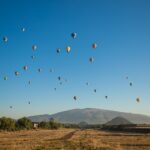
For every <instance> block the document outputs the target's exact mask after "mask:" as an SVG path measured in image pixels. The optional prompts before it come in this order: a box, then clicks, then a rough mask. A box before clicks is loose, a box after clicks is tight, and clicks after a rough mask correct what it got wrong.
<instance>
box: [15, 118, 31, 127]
mask: <svg viewBox="0 0 150 150" xmlns="http://www.w3.org/2000/svg"><path fill="white" fill-rule="evenodd" d="M17 127H18V128H19V129H32V128H33V124H32V122H31V120H30V119H28V118H26V117H23V118H21V119H19V120H18V121H17Z"/></svg>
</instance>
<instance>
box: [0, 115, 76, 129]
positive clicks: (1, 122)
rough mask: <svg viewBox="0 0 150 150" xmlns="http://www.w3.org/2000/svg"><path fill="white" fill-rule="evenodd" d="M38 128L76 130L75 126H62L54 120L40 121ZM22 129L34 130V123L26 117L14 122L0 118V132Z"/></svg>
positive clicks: (10, 119)
mask: <svg viewBox="0 0 150 150" xmlns="http://www.w3.org/2000/svg"><path fill="white" fill-rule="evenodd" d="M38 128H41V129H59V128H78V125H76V124H63V123H59V122H56V121H55V120H54V119H51V120H50V121H48V122H46V121H42V122H39V123H38ZM23 129H27V130H30V129H34V123H33V122H32V121H31V120H30V119H29V118H26V117H23V118H20V119H18V120H14V119H12V118H7V117H2V118H0V130H6V131H16V130H23Z"/></svg>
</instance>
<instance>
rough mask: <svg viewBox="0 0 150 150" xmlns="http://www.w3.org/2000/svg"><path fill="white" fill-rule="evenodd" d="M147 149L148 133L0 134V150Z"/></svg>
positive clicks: (63, 131) (149, 147)
mask: <svg viewBox="0 0 150 150" xmlns="http://www.w3.org/2000/svg"><path fill="white" fill-rule="evenodd" d="M45 149H46V150H150V134H134V133H119V132H118V133H115V132H114V133H112V132H105V131H98V130H80V129H59V130H30V131H16V132H4V131H2V132H0V150H45Z"/></svg>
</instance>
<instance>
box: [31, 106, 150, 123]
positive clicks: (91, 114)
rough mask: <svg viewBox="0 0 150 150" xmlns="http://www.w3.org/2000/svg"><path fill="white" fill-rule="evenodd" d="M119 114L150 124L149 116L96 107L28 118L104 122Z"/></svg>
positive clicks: (69, 121)
mask: <svg viewBox="0 0 150 150" xmlns="http://www.w3.org/2000/svg"><path fill="white" fill-rule="evenodd" d="M119 116H120V117H123V118H125V119H127V120H128V121H130V122H132V123H135V124H150V116H146V115H140V114H132V113H124V112H118V111H111V110H104V109H96V108H85V109H72V110H68V111H63V112H59V113H56V114H52V115H38V116H30V117H29V119H31V120H32V121H33V122H40V121H49V119H50V118H54V119H55V120H57V121H59V122H61V123H76V124H78V123H80V122H87V123H88V124H105V123H107V122H108V121H110V120H112V119H114V118H116V117H119Z"/></svg>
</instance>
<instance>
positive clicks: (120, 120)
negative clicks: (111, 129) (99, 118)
mask: <svg viewBox="0 0 150 150" xmlns="http://www.w3.org/2000/svg"><path fill="white" fill-rule="evenodd" d="M129 124H133V123H131V122H130V121H128V120H127V119H125V118H123V117H116V118H114V119H112V120H110V121H108V122H107V123H106V125H129Z"/></svg>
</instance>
